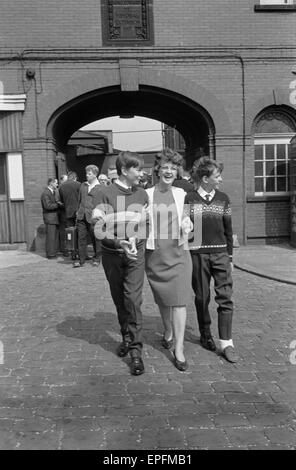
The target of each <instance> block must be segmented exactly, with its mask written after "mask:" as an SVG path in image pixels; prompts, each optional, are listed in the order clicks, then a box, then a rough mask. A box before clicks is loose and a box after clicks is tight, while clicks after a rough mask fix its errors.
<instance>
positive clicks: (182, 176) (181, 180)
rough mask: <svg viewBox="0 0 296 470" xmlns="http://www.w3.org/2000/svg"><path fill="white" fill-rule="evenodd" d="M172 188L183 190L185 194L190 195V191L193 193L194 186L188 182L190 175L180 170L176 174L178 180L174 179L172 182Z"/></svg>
mask: <svg viewBox="0 0 296 470" xmlns="http://www.w3.org/2000/svg"><path fill="white" fill-rule="evenodd" d="M173 186H176V187H177V188H182V189H184V191H185V193H190V191H194V186H193V184H192V183H191V181H190V174H189V172H188V171H187V170H184V169H183V168H180V170H179V172H178V178H176V179H175V181H174V182H173Z"/></svg>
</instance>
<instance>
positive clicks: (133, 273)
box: [102, 248, 145, 356]
mask: <svg viewBox="0 0 296 470" xmlns="http://www.w3.org/2000/svg"><path fill="white" fill-rule="evenodd" d="M102 264H103V268H104V271H105V274H106V278H107V280H108V282H109V285H110V291H111V296H112V299H113V302H114V304H115V307H116V310H117V316H118V321H119V325H120V331H121V334H122V338H123V340H130V341H131V342H130V354H131V355H132V356H133V355H140V354H141V351H142V347H143V343H142V312H141V305H142V289H143V283H144V271H145V269H144V268H145V257H144V248H141V249H139V251H138V257H137V259H136V260H130V259H128V258H127V257H126V256H125V255H124V254H117V253H115V254H113V253H107V252H105V251H104V250H103V252H102Z"/></svg>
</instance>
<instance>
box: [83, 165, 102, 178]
mask: <svg viewBox="0 0 296 470" xmlns="http://www.w3.org/2000/svg"><path fill="white" fill-rule="evenodd" d="M85 171H86V172H87V171H91V172H92V173H93V174H94V175H96V176H98V173H99V169H98V167H97V166H96V165H87V166H86V167H85Z"/></svg>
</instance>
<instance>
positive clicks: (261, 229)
mask: <svg viewBox="0 0 296 470" xmlns="http://www.w3.org/2000/svg"><path fill="white" fill-rule="evenodd" d="M247 207H248V218H247V238H248V240H249V241H251V240H256V239H257V240H258V241H259V240H260V241H262V239H264V238H266V239H272V240H273V241H275V240H276V239H279V241H280V240H281V239H283V238H289V236H290V202H289V201H288V200H286V201H276V202H272V201H268V202H252V203H248V206H247Z"/></svg>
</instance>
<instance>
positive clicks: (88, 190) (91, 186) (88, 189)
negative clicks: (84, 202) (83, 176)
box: [86, 180, 100, 193]
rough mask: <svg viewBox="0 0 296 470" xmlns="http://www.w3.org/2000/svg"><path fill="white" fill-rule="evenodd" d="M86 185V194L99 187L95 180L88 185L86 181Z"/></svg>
mask: <svg viewBox="0 0 296 470" xmlns="http://www.w3.org/2000/svg"><path fill="white" fill-rule="evenodd" d="M86 184H87V185H88V188H87V192H88V193H89V192H90V191H91V190H92V188H94V187H95V186H97V185H100V183H99V181H98V180H95V181H94V182H93V183H91V184H90V183H89V182H88V181H86Z"/></svg>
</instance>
